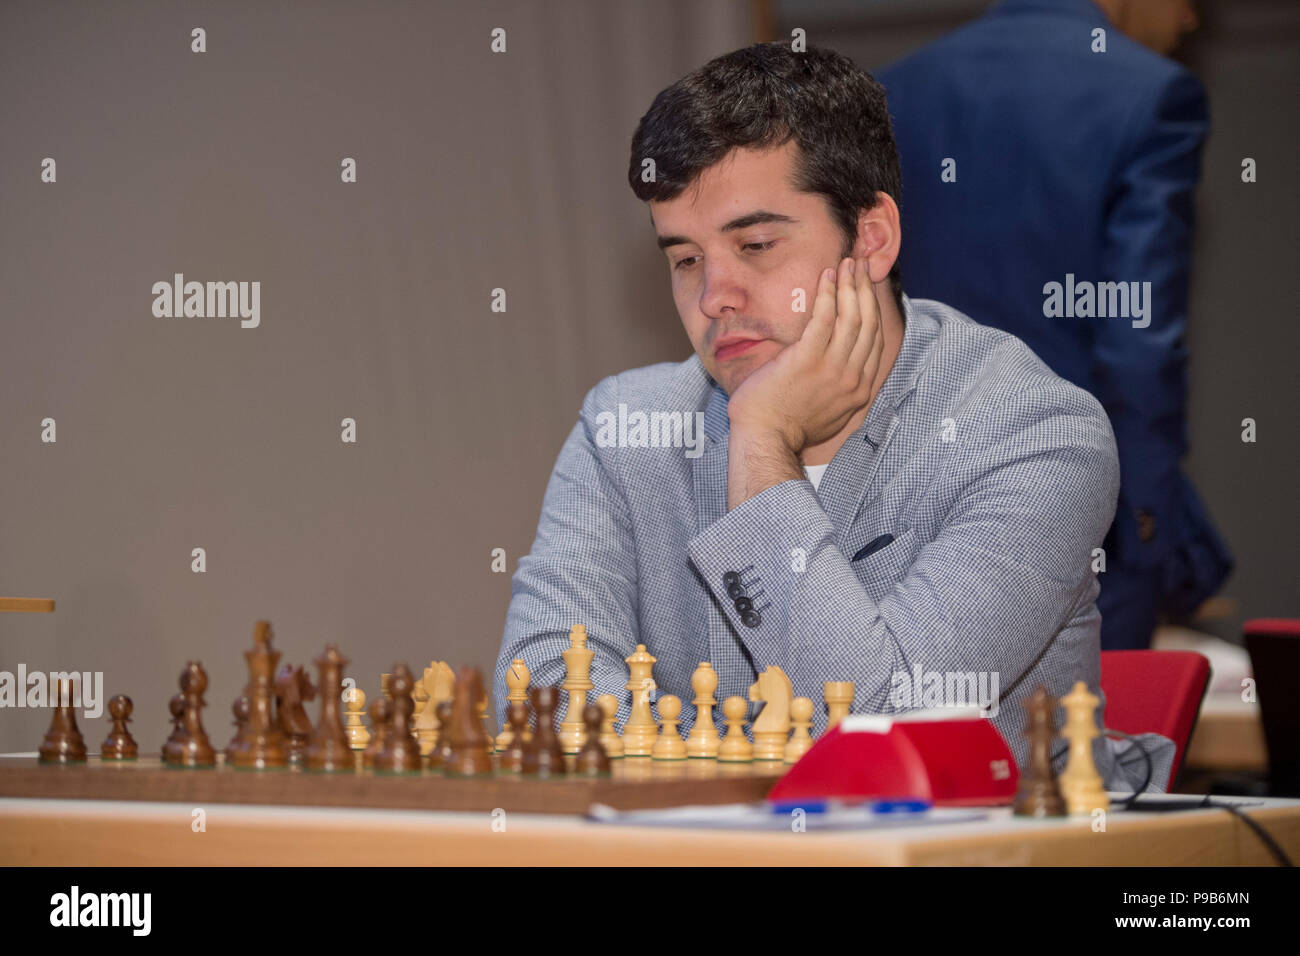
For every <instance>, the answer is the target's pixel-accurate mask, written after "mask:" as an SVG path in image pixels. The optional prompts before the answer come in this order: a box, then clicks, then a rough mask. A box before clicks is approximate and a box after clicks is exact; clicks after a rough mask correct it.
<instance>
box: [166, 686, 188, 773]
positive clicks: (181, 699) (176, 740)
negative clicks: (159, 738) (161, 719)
mask: <svg viewBox="0 0 1300 956" xmlns="http://www.w3.org/2000/svg"><path fill="white" fill-rule="evenodd" d="M167 712H168V713H169V714H170V715H171V718H172V732H171V733H170V734H168V735H167V740H166V741H165V742H164V743H163V745H162V762H163V763H165V764H166V765H167V766H169V767H171V766H175V765H176V764H178V763H180V759H181V751H182V750H183V749H184V747H185V745H184V743H183V741H184V739H185V696H184V695H183V694H173V695H172V698H171V700H169V701H167Z"/></svg>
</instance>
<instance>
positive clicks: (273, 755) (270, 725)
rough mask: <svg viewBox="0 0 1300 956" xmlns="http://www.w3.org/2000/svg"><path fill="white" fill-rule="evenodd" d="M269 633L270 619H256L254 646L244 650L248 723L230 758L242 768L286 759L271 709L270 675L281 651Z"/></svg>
mask: <svg viewBox="0 0 1300 956" xmlns="http://www.w3.org/2000/svg"><path fill="white" fill-rule="evenodd" d="M272 637H274V635H273V634H272V632H271V624H270V622H269V621H258V622H257V624H256V626H255V627H254V629H253V647H252V649H251V650H247V651H245V652H244V660H245V661H247V662H248V685H247V686H246V687H245V688H244V694H245V695H246V696H247V697H248V703H249V712H248V724H247V726H245V728H244V733H243V740H242V743H241V745H240V746H239V747H238V748H236V750H235V753H234V759H233V763H234V765H235V766H236V767H239V768H242V769H250V770H266V769H271V768H275V767H284V766H287V765H288V763H289V754H288V749H287V748H286V746H285V740H284V734H283V733H282V732H281V730H280V725H279V724H278V723H277V722H276V721H275V719H274V717H273V715H272V713H271V703H272V701H273V699H274V697H275V695H274V693H273V687H272V679H273V678H274V676H275V666H276V665H277V664H278V663H279V662H280V652H279V651H277V650H274V649H273V648H272V647H271V639H272Z"/></svg>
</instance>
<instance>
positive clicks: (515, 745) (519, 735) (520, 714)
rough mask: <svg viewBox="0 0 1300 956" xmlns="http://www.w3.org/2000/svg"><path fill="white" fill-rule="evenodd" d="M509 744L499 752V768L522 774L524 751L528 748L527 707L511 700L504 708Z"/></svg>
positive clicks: (507, 771) (520, 702) (522, 703)
mask: <svg viewBox="0 0 1300 956" xmlns="http://www.w3.org/2000/svg"><path fill="white" fill-rule="evenodd" d="M506 720H507V721H508V722H509V725H510V726H509V732H510V743H508V744H507V745H506V749H505V750H503V751H502V752H501V761H500V768H501V770H502V771H504V772H506V773H523V772H524V751H525V750H526V749H527V748H528V740H529V739H530V738H529V737H528V736H527V730H528V705H527V704H525V703H524V702H523V701H522V700H512V701H511V702H510V704H509V705H508V706H507V707H506Z"/></svg>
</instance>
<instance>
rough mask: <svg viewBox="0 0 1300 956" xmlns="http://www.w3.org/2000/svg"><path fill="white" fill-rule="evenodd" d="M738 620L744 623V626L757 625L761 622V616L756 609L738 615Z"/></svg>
mask: <svg viewBox="0 0 1300 956" xmlns="http://www.w3.org/2000/svg"><path fill="white" fill-rule="evenodd" d="M740 620H741V621H742V622H743V623H744V625H745V627H758V625H760V624H762V623H763V617H762V615H761V614H759V613H758V612H757V611H746V612H745V613H744V614H742V615H741V616H740Z"/></svg>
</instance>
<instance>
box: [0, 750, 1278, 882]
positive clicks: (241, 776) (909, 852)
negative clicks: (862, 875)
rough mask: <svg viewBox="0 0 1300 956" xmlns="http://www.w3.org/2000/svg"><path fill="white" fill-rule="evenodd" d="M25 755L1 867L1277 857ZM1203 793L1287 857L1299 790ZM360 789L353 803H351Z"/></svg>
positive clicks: (686, 782) (7, 771)
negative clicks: (691, 815) (759, 821)
mask: <svg viewBox="0 0 1300 956" xmlns="http://www.w3.org/2000/svg"><path fill="white" fill-rule="evenodd" d="M33 763H34V761H31V760H25V761H23V760H20V761H14V760H12V759H3V760H0V863H2V864H39V865H60V866H93V865H114V866H121V865H279V864H291V865H318V864H319V865H335V866H363V865H438V864H471V865H472V864H486V865H512V864H526V865H538V864H548V863H554V864H565V865H575V864H587V865H659V864H676V865H681V864H708V865H719V866H738V865H751V864H760V865H761V864H782V865H806V864H823V865H826V864H829V865H915V864H941V865H971V864H975V865H983V864H994V865H1052V866H1059V865H1174V866H1187V865H1207V866H1225V865H1242V864H1245V865H1272V863H1273V859H1272V857H1271V856H1270V855H1269V854H1268V852H1267V851H1266V849H1265V848H1264V846H1263V844H1262V843H1261V842H1260V841H1259V839H1258V837H1257V836H1256V835H1255V834H1254V833H1253V832H1252V831H1251V830H1250V828H1249V827H1247V826H1246V825H1245V824H1244V823H1242V822H1241V821H1240V820H1239V819H1237V818H1236V817H1235V816H1234V815H1232V814H1230V813H1229V812H1227V811H1225V810H1221V809H1197V810H1184V811H1179V812H1176V813H1158V814H1156V813H1136V812H1127V811H1123V810H1119V809H1115V810H1113V811H1112V812H1111V813H1110V814H1109V815H1108V817H1107V820H1106V829H1105V832H1094V830H1093V829H1092V826H1091V825H1090V822H1089V820H1087V819H1081V820H1075V819H1065V820H1048V821H1039V820H1024V819H1018V818H1014V817H1012V815H1011V811H1010V809H1009V808H1005V807H1003V808H994V809H990V810H987V811H983V812H986V813H987V817H986V818H985V819H982V820H976V821H968V822H961V823H947V824H942V825H929V826H916V825H912V826H904V827H895V828H891V829H888V830H837V831H833V832H818V831H816V830H815V829H809V830H808V831H807V832H792V831H785V830H782V831H779V832H773V831H743V832H742V831H730V830H718V829H688V828H684V827H661V826H653V827H652V826H628V825H624V824H613V823H597V822H594V821H591V820H589V819H586V818H585V817H584V816H582V815H580V814H578V813H576V812H572V811H573V807H574V806H575V805H576V804H574V801H586V800H589V799H590V798H591V797H592V795H593V794H597V795H598V796H599V799H600V800H601V802H607V803H611V804H622V805H623V806H625V807H635V806H638V805H643V806H644V805H649V806H661V805H665V804H667V805H679V804H681V803H683V802H702V803H707V802H710V800H713V801H714V802H716V801H717V800H719V799H723V798H726V799H730V800H735V799H744V800H753V799H755V798H756V795H761V793H762V792H764V791H765V788H766V787H768V786H770V780H769V779H768V778H765V777H763V776H762V775H760V774H754V773H752V772H751V773H750V775H749V776H731V774H730V773H729V774H728V775H727V776H728V779H725V780H724V779H720V778H717V777H713V778H709V777H707V776H706V775H705V771H704V770H703V769H702V768H700V767H691V766H690V765H689V763H688V762H684V763H683V765H679V766H678V767H676V768H670V767H658V768H650V769H648V770H646V771H645V772H646V773H650V774H652V776H651V777H645V778H638V777H637V774H638V773H639V772H640V771H637V770H635V769H633V770H632V771H630V772H631V773H632V776H633V777H634V778H636V779H625V778H626V776H627V774H628V773H629V771H628V770H624V771H620V774H621V775H622V776H620V778H619V779H615V780H607V781H599V782H593V783H592V784H590V786H591V787H593V788H595V789H592V790H591V791H590V792H583V790H582V787H583V786H587V785H581V784H576V783H573V782H569V783H561V784H560V785H559V786H557V787H554V788H551V789H547V788H548V787H549V784H548V783H547V782H538V783H537V784H535V785H532V786H525V787H523V788H521V789H519V791H518V794H512V793H511V791H509V790H508V789H507V790H502V789H501V787H503V786H505V785H504V784H501V783H499V782H493V781H490V780H488V781H483V786H484V787H486V788H488V789H482V790H480V791H479V792H478V796H477V797H473V798H471V797H470V796H467V794H468V793H470V791H471V790H472V789H473V782H471V781H444V780H440V779H437V778H432V777H425V778H417V779H406V780H403V779H394V778H389V779H387V780H382V779H374V778H368V777H366V776H365V775H358V776H356V777H355V778H349V779H345V780H339V779H332V780H330V779H323V778H321V777H312V776H308V775H303V774H297V775H295V774H291V773H284V772H281V773H280V774H257V773H252V772H248V771H176V770H162V769H158V768H156V767H155V766H151V765H149V763H148V762H143V763H142V765H140V766H137V767H135V768H129V769H128V768H121V769H120V771H114V770H113V769H110V768H102V767H101V768H93V767H91V766H89V765H88V766H85V767H79V768H51V767H45V768H39V769H34V768H33V767H32V764H33ZM92 763H93V761H92ZM69 771H70V772H69ZM692 774H695V775H698V776H696V777H691V776H689V775H692ZM97 781H100V782H97ZM447 784H454V785H455V786H447ZM460 784H470V785H471V786H470V787H469V788H468V789H467V788H465V787H460ZM493 787H495V788H496V789H495V790H493V789H491V788H493ZM458 788H459V789H458ZM672 788H679V789H680V790H681V791H682V792H680V793H677V792H673V791H672ZM489 791H490V792H489ZM60 792H61V793H62V795H59V794H60ZM150 793H152V796H150ZM539 793H544V794H546V796H545V799H543V798H542V797H539V796H537V794H539ZM1116 796H1118V795H1116ZM106 797H107V798H106ZM1216 799H1217V800H1221V801H1224V802H1233V803H1236V804H1238V805H1244V806H1245V807H1246V808H1247V812H1248V813H1249V814H1250V816H1251V817H1252V818H1253V819H1254V820H1256V821H1258V822H1259V823H1260V824H1261V825H1262V826H1264V827H1265V828H1266V829H1267V830H1268V831H1269V832H1270V833H1271V834H1272V835H1273V837H1274V839H1275V840H1277V842H1278V843H1279V844H1281V846H1282V847H1283V848H1284V849H1285V850H1286V851H1287V853H1289V854H1290V855H1291V857H1292V858H1293V859H1300V800H1266V801H1261V800H1247V799H1242V798H1230V797H1219V798H1216ZM466 800H470V801H471V802H473V801H475V800H477V801H480V802H479V803H478V805H477V809H473V810H466V809H443V810H427V809H410V808H409V807H410V806H411V805H415V806H421V805H424V806H428V805H430V801H435V802H439V803H440V804H441V805H443V806H453V805H455V804H456V801H466ZM259 801H262V802H259ZM358 803H359V804H363V805H361V806H356V805H349V804H358ZM303 804H314V805H303ZM365 804H369V805H365ZM501 804H505V806H504V807H503V806H501ZM516 807H528V808H531V809H523V810H521V809H516ZM538 808H547V809H550V810H551V811H552V812H549V813H539V812H536V809H538ZM196 811H202V812H201V814H200V813H196ZM200 819H201V821H202V829H201V831H199V830H198V829H197V823H196V821H198V820H200Z"/></svg>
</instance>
